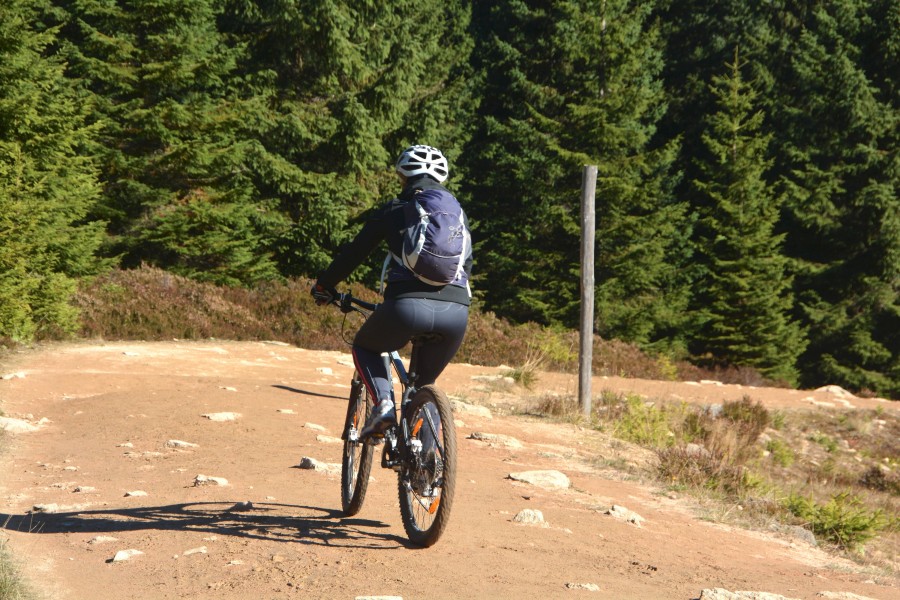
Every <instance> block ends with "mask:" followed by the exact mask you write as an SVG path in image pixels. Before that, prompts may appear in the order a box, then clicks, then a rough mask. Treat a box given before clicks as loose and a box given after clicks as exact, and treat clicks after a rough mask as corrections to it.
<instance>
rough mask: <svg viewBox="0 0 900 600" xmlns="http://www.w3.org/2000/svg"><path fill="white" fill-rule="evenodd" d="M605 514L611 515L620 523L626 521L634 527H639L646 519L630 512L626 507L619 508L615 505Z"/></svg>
mask: <svg viewBox="0 0 900 600" xmlns="http://www.w3.org/2000/svg"><path fill="white" fill-rule="evenodd" d="M603 514H606V515H609V516H611V517H614V518H616V519H619V520H620V521H625V522H626V523H631V524H633V525H637V526H638V527H640V526H641V524H642V523H643V522H644V517H642V516H641V515H639V514H637V513H636V512H633V511H630V510H628V509H627V508H625V507H624V506H618V505H616V504H613V505H612V506H611V507H610V508H609V509H608V510H606V512H604V513H603Z"/></svg>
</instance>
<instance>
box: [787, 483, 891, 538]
mask: <svg viewBox="0 0 900 600" xmlns="http://www.w3.org/2000/svg"><path fill="white" fill-rule="evenodd" d="M785 507H786V508H787V509H788V510H789V511H790V512H791V513H792V514H793V515H794V516H796V517H798V518H800V519H801V520H803V521H804V524H805V525H807V526H808V527H809V528H810V530H811V531H812V532H813V533H814V534H815V535H816V536H818V537H821V538H822V539H825V540H827V541H829V542H832V543H835V544H837V545H839V546H841V547H842V548H845V549H848V550H853V549H855V548H858V547H859V546H860V545H861V544H863V543H865V542H867V541H868V540H870V539H872V538H874V537H875V536H876V535H877V534H878V532H879V531H880V530H881V529H883V528H884V527H886V526H887V524H888V519H887V518H886V517H885V515H884V512H882V511H881V510H874V511H871V510H868V509H867V508H865V506H864V505H863V503H862V501H861V500H860V499H859V498H858V497H857V496H854V495H851V494H850V493H849V492H841V493H839V494H835V495H834V496H832V497H831V499H830V500H829V501H828V502H827V503H825V504H819V503H817V502H816V501H815V500H814V499H813V498H812V497H811V496H809V497H807V496H801V495H798V494H791V495H789V496H788V497H787V499H786V500H785Z"/></svg>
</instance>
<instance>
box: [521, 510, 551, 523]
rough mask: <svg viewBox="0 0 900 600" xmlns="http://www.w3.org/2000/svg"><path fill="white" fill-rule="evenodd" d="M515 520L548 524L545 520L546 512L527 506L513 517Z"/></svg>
mask: <svg viewBox="0 0 900 600" xmlns="http://www.w3.org/2000/svg"><path fill="white" fill-rule="evenodd" d="M513 521H515V522H516V523H522V524H523V525H543V526H546V525H547V522H546V521H544V513H542V512H541V511H539V510H537V509H536V508H525V509H523V510H520V511H519V512H518V514H516V516H515V517H513Z"/></svg>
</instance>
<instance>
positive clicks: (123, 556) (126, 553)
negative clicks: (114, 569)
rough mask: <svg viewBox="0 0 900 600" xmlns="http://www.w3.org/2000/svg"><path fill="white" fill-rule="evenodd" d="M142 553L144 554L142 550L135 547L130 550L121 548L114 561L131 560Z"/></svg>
mask: <svg viewBox="0 0 900 600" xmlns="http://www.w3.org/2000/svg"><path fill="white" fill-rule="evenodd" d="M141 554H143V552H141V551H140V550H135V549H134V548H132V549H130V550H119V551H118V552H116V555H115V556H114V557H113V559H112V561H113V562H122V561H126V560H130V559H132V558H134V557H135V556H140V555H141Z"/></svg>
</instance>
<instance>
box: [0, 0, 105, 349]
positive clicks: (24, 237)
mask: <svg viewBox="0 0 900 600" xmlns="http://www.w3.org/2000/svg"><path fill="white" fill-rule="evenodd" d="M42 8H43V5H42V3H40V2H36V1H32V0H11V1H10V2H6V3H4V4H3V5H2V6H0V338H9V339H12V340H16V341H28V340H30V339H32V337H33V336H34V335H42V334H50V333H59V332H71V331H73V330H74V329H75V328H76V326H77V313H76V311H75V309H74V308H73V307H72V306H71V305H70V304H69V299H70V297H71V295H72V293H73V292H74V290H75V285H76V279H75V278H77V277H80V276H84V275H90V274H92V273H95V272H97V270H98V269H99V268H102V266H103V263H102V261H97V260H96V259H95V256H94V253H95V251H96V249H97V248H98V246H99V244H100V242H101V239H102V238H101V235H102V224H100V223H95V222H89V221H87V220H86V219H85V217H86V215H87V213H88V211H89V210H90V208H91V207H92V205H93V203H94V202H96V200H97V198H98V196H99V186H98V184H97V175H96V171H95V168H94V165H93V164H92V161H91V160H90V158H89V157H87V156H85V154H84V153H85V152H86V151H87V148H88V147H89V146H90V143H91V140H92V136H93V135H94V131H93V130H92V129H91V128H89V127H86V126H85V107H84V106H82V105H80V104H79V103H78V102H77V101H76V98H75V95H74V94H73V90H72V88H71V87H70V86H69V84H68V82H67V81H66V79H65V78H64V76H63V73H64V65H63V64H62V63H61V62H60V61H59V60H57V59H55V58H52V57H46V56H44V51H45V49H46V48H48V47H49V46H51V45H52V44H53V43H54V36H55V32H54V31H52V30H47V31H45V30H39V29H35V28H34V23H36V22H38V21H39V20H40V19H39V16H40V14H41V9H42Z"/></svg>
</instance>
